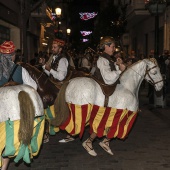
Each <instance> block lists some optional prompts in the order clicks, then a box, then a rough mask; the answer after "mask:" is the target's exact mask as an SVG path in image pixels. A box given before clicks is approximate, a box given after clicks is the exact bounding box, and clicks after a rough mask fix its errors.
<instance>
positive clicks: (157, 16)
mask: <svg viewBox="0 0 170 170" xmlns="http://www.w3.org/2000/svg"><path fill="white" fill-rule="evenodd" d="M154 51H155V58H156V59H157V60H158V57H159V14H158V2H157V8H156V16H155V49H154Z"/></svg>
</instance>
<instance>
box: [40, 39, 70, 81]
mask: <svg viewBox="0 0 170 170" xmlns="http://www.w3.org/2000/svg"><path fill="white" fill-rule="evenodd" d="M64 45H65V42H64V40H60V39H55V40H54V41H53V44H52V56H51V57H50V59H49V60H48V62H47V63H46V64H45V65H43V66H42V68H43V69H44V72H45V73H46V74H47V75H48V76H50V78H52V79H55V80H58V81H62V80H64V79H65V77H66V76H67V73H68V69H69V61H68V60H69V58H68V56H67V54H66V53H64V50H63V48H64Z"/></svg>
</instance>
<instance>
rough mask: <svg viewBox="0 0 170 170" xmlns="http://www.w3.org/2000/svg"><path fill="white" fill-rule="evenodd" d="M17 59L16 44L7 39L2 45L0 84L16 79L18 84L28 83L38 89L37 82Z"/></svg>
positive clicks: (0, 46) (0, 53)
mask: <svg viewBox="0 0 170 170" xmlns="http://www.w3.org/2000/svg"><path fill="white" fill-rule="evenodd" d="M14 61H15V45H14V43H13V42H12V41H5V42H4V43H3V44H1V45H0V86H3V85H4V84H6V83H8V82H9V81H14V82H16V83H18V84H27V85H30V86H32V87H33V88H34V89H36V90H37V84H36V83H35V81H34V80H33V79H32V78H31V76H30V75H29V73H28V72H27V70H26V69H25V68H23V67H21V66H20V65H17V64H15V63H14Z"/></svg>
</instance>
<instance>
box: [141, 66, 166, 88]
mask: <svg viewBox="0 0 170 170" xmlns="http://www.w3.org/2000/svg"><path fill="white" fill-rule="evenodd" d="M156 67H157V66H156V65H155V66H153V67H152V68H150V69H146V73H145V76H144V77H146V75H148V77H149V78H150V80H151V81H148V83H150V84H151V85H153V86H155V84H157V83H160V82H162V81H163V79H161V80H159V81H157V82H154V80H153V79H152V77H151V76H150V74H149V72H150V71H151V70H152V69H154V68H156Z"/></svg>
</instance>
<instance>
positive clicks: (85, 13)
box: [79, 12, 97, 20]
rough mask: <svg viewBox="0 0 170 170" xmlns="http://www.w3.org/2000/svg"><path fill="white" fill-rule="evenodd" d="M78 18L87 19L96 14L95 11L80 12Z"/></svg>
mask: <svg viewBox="0 0 170 170" xmlns="http://www.w3.org/2000/svg"><path fill="white" fill-rule="evenodd" d="M79 14H80V19H82V20H89V19H92V18H94V17H95V16H96V15H97V12H91V13H90V12H80V13H79Z"/></svg>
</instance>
